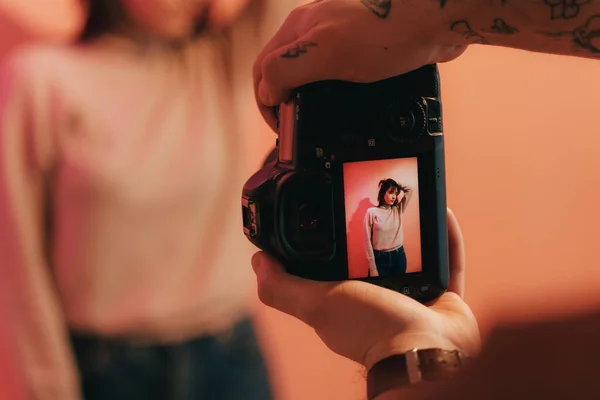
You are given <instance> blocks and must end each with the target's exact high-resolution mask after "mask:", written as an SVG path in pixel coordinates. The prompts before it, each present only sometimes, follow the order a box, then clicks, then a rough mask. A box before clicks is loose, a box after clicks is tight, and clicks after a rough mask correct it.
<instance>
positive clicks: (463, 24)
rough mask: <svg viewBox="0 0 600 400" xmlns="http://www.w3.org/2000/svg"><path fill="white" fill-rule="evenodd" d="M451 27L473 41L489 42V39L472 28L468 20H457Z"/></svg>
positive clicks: (479, 42) (478, 42)
mask: <svg viewBox="0 0 600 400" xmlns="http://www.w3.org/2000/svg"><path fill="white" fill-rule="evenodd" d="M450 29H451V30H452V31H454V32H456V33H458V34H459V35H461V36H464V37H465V38H466V39H468V40H472V41H473V43H477V44H488V42H487V40H485V38H484V37H483V36H481V35H480V34H479V33H477V32H475V31H474V30H473V28H471V24H469V23H468V22H467V21H464V20H462V21H456V22H454V23H453V24H452V25H451V26H450Z"/></svg>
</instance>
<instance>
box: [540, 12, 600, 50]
mask: <svg viewBox="0 0 600 400" xmlns="http://www.w3.org/2000/svg"><path fill="white" fill-rule="evenodd" d="M540 33H542V34H544V35H547V36H553V37H562V36H570V37H571V38H572V39H573V43H574V44H575V46H577V47H578V48H580V49H584V50H587V51H589V52H590V53H593V54H600V14H598V15H594V16H591V17H590V18H589V19H588V20H587V22H586V23H585V24H583V25H582V26H580V27H578V28H575V29H574V30H572V31H567V32H555V33H550V32H540Z"/></svg>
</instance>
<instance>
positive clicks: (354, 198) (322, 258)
mask: <svg viewBox="0 0 600 400" xmlns="http://www.w3.org/2000/svg"><path fill="white" fill-rule="evenodd" d="M277 115H278V130H279V137H278V139H277V141H276V146H275V149H274V152H273V153H272V157H269V159H268V160H267V161H266V162H265V164H264V166H263V167H262V169H260V170H259V171H258V172H256V173H255V174H254V175H253V176H252V177H250V179H248V181H247V182H246V184H245V185H244V188H243V192H242V217H243V230H244V233H245V235H246V237H247V238H248V239H249V240H250V241H251V242H252V243H253V244H254V245H256V246H257V247H258V248H260V249H262V250H264V251H265V252H267V253H268V254H270V255H271V256H273V257H275V258H276V259H278V260H279V261H280V262H281V263H282V264H283V266H284V267H285V268H286V270H287V271H288V272H289V273H291V274H293V275H297V276H300V277H304V278H307V279H313V280H318V281H341V280H347V279H357V280H362V281H366V282H370V283H373V284H376V285H380V286H383V287H386V288H389V289H392V290H394V291H398V292H400V293H403V294H405V295H407V296H410V297H412V298H414V299H415V300H417V301H421V302H427V301H430V300H432V299H435V298H437V297H439V296H440V295H441V294H442V293H444V291H446V290H447V287H448V279H449V270H448V268H449V267H448V233H447V221H446V184H445V166H444V165H445V161H444V137H443V129H442V128H443V124H442V105H441V96H440V79H439V73H438V68H437V65H426V66H424V67H421V68H419V69H417V70H414V71H411V72H409V73H406V74H403V75H400V76H396V77H392V78H389V79H385V80H381V81H378V82H373V83H352V82H345V81H334V80H330V81H320V82H315V83H310V84H307V85H304V86H302V87H300V88H298V89H297V90H296V91H295V92H294V94H293V96H292V97H291V98H290V100H289V101H287V102H286V103H284V104H281V105H280V106H279V108H278V111H277Z"/></svg>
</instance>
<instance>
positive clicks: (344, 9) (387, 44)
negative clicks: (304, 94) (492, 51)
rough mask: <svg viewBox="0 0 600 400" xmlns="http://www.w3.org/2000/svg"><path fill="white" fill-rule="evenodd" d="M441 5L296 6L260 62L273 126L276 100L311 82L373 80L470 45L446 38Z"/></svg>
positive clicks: (259, 90) (258, 85)
mask: <svg viewBox="0 0 600 400" xmlns="http://www.w3.org/2000/svg"><path fill="white" fill-rule="evenodd" d="M442 12H443V10H441V8H440V6H439V4H438V3H437V2H433V1H432V2H426V1H423V0H405V1H392V0H317V1H315V2H313V3H309V4H307V5H304V6H301V7H298V8H297V9H296V10H294V11H293V12H292V13H291V14H290V16H289V17H288V18H287V20H286V21H285V22H284V24H283V25H282V26H281V28H280V29H279V31H278V32H277V33H276V34H275V36H274V37H273V39H272V40H271V41H270V42H269V43H268V44H267V45H266V47H265V48H264V50H263V51H262V52H261V54H260V55H259V56H258V58H257V60H256V62H255V65H254V86H255V87H254V88H255V92H256V97H257V102H258V104H259V106H260V107H261V111H262V113H263V116H264V117H265V119H266V120H267V121H268V122H269V124H270V125H271V127H273V129H275V114H274V112H273V109H272V107H273V106H277V105H279V104H280V103H282V102H283V101H285V100H287V98H288V97H289V95H290V92H291V91H292V90H293V89H295V88H297V87H299V86H301V85H303V84H306V83H309V82H315V81H319V80H324V79H342V80H348V81H353V82H372V81H376V80H380V79H384V78H389V77H391V76H395V75H399V74H402V73H405V72H409V71H411V70H413V69H416V68H419V67H421V66H423V65H426V64H433V63H440V62H445V61H450V60H452V59H454V58H456V57H458V56H459V55H460V54H462V52H464V50H465V49H466V46H462V45H461V46H444V45H441V44H440V43H443V42H444V41H443V40H442V39H440V37H441V35H445V34H446V33H447V32H446V31H447V26H448V23H447V21H446V20H444V15H443V14H442ZM399 27H401V28H399Z"/></svg>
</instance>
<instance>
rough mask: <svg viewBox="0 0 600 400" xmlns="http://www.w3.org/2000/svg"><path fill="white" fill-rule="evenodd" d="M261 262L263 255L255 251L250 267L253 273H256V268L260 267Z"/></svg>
mask: <svg viewBox="0 0 600 400" xmlns="http://www.w3.org/2000/svg"><path fill="white" fill-rule="evenodd" d="M262 262H263V256H262V254H261V253H255V254H254V255H253V256H252V261H251V263H252V269H253V270H254V273H256V274H258V272H259V271H258V270H259V269H260V268H261V266H262Z"/></svg>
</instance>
